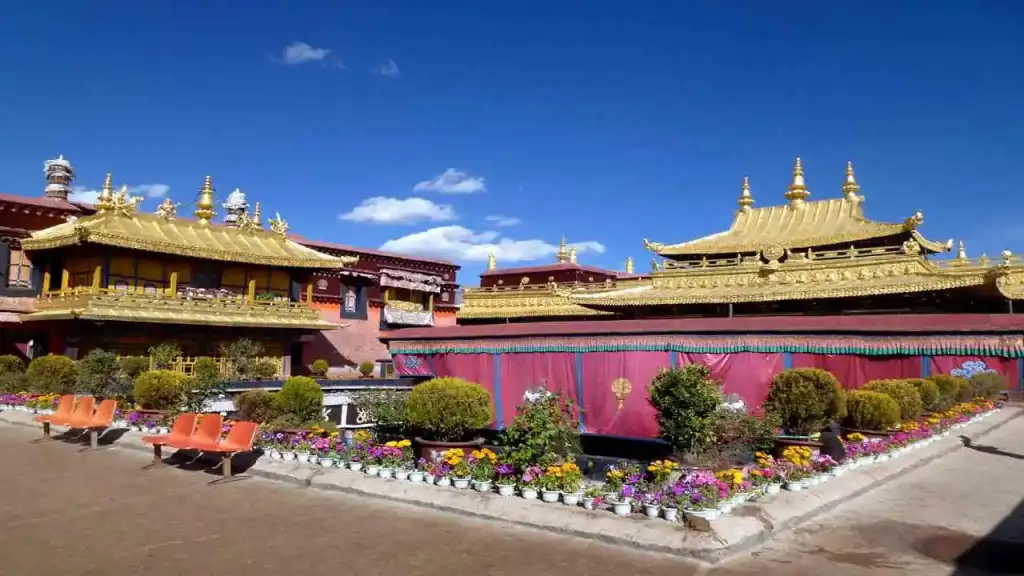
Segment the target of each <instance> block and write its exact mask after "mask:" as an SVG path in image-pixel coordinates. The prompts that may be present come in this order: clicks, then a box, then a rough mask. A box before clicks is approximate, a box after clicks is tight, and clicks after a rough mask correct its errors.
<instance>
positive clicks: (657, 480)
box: [647, 460, 679, 486]
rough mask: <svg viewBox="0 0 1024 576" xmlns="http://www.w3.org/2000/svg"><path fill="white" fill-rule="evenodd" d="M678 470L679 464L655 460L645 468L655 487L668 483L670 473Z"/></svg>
mask: <svg viewBox="0 0 1024 576" xmlns="http://www.w3.org/2000/svg"><path fill="white" fill-rule="evenodd" d="M678 469H679V464H676V463H675V462H673V461H671V460H655V461H654V462H651V463H650V464H649V465H648V466H647V471H648V472H649V473H650V474H651V479H652V480H653V481H654V484H655V485H656V486H661V485H662V484H664V483H665V482H668V479H669V477H670V476H671V475H672V473H673V472H675V471H676V470H678Z"/></svg>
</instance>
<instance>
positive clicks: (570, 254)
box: [569, 246, 576, 264]
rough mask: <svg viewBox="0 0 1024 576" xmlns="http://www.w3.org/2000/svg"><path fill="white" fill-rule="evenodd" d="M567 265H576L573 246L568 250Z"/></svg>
mask: <svg viewBox="0 0 1024 576" xmlns="http://www.w3.org/2000/svg"><path fill="white" fill-rule="evenodd" d="M569 263H570V264H575V263H576V247H575V246H573V247H572V248H569Z"/></svg>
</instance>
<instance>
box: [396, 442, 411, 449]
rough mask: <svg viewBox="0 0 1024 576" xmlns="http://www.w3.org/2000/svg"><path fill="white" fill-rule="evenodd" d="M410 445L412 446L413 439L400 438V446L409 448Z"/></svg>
mask: <svg viewBox="0 0 1024 576" xmlns="http://www.w3.org/2000/svg"><path fill="white" fill-rule="evenodd" d="M409 446H412V440H399V441H398V447H399V448H408V447H409Z"/></svg>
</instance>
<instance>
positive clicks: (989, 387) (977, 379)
mask: <svg viewBox="0 0 1024 576" xmlns="http://www.w3.org/2000/svg"><path fill="white" fill-rule="evenodd" d="M968 382H970V384H971V394H972V396H974V398H985V399H988V400H996V399H998V398H999V396H1000V395H1001V394H1002V393H1003V390H1006V388H1007V386H1006V384H1007V381H1006V377H1005V376H1003V375H1002V374H1000V373H998V372H981V373H978V374H975V375H974V376H971V379H970V380H968Z"/></svg>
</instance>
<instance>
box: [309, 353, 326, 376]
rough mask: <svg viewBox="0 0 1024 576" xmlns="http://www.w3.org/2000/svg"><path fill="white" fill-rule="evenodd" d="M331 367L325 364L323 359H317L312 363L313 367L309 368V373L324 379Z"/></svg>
mask: <svg viewBox="0 0 1024 576" xmlns="http://www.w3.org/2000/svg"><path fill="white" fill-rule="evenodd" d="M330 369H331V365H330V364H328V363H327V360H324V359H323V358H317V359H316V360H314V361H313V365H312V366H310V367H309V370H310V372H312V373H313V376H315V377H317V378H324V377H326V376H327V372H328V371H330Z"/></svg>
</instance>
